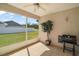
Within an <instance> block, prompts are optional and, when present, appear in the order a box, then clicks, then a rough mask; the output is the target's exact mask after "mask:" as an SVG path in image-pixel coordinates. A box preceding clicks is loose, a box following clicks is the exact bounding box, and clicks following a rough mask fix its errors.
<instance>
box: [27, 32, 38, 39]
mask: <svg viewBox="0 0 79 59" xmlns="http://www.w3.org/2000/svg"><path fill="white" fill-rule="evenodd" d="M37 36H38V32H28V33H27V39H28V40H31V39H34V38H36V37H37Z"/></svg>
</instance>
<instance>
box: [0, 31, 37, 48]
mask: <svg viewBox="0 0 79 59" xmlns="http://www.w3.org/2000/svg"><path fill="white" fill-rule="evenodd" d="M27 35H28V37H27V38H28V40H31V39H34V38H36V37H37V35H38V32H28V33H27ZM25 40H26V33H15V34H0V47H2V46H7V45H11V44H14V43H17V42H22V41H25Z"/></svg>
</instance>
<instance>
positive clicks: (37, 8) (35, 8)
mask: <svg viewBox="0 0 79 59" xmlns="http://www.w3.org/2000/svg"><path fill="white" fill-rule="evenodd" d="M30 6H34V12H36V11H39V9H41V10H43V11H46V9H45V8H43V6H42V4H40V3H33V4H31V5H25V6H24V7H25V8H27V7H30Z"/></svg>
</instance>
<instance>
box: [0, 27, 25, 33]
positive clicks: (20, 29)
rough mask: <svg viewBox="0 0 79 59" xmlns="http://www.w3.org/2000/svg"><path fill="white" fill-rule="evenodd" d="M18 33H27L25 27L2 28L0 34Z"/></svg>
mask: <svg viewBox="0 0 79 59" xmlns="http://www.w3.org/2000/svg"><path fill="white" fill-rule="evenodd" d="M17 32H26V28H23V27H0V34H4V33H17Z"/></svg>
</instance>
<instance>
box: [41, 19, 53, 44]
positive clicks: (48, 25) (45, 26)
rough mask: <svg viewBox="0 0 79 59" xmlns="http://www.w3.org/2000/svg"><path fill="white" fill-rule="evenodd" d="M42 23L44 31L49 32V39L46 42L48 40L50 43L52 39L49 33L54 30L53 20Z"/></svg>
mask: <svg viewBox="0 0 79 59" xmlns="http://www.w3.org/2000/svg"><path fill="white" fill-rule="evenodd" d="M41 25H42V28H43V31H44V32H47V38H48V40H46V42H48V44H47V45H50V44H51V39H50V38H49V35H50V32H51V31H52V26H53V22H52V21H50V20H48V21H46V22H44V23H42V24H41Z"/></svg>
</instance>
